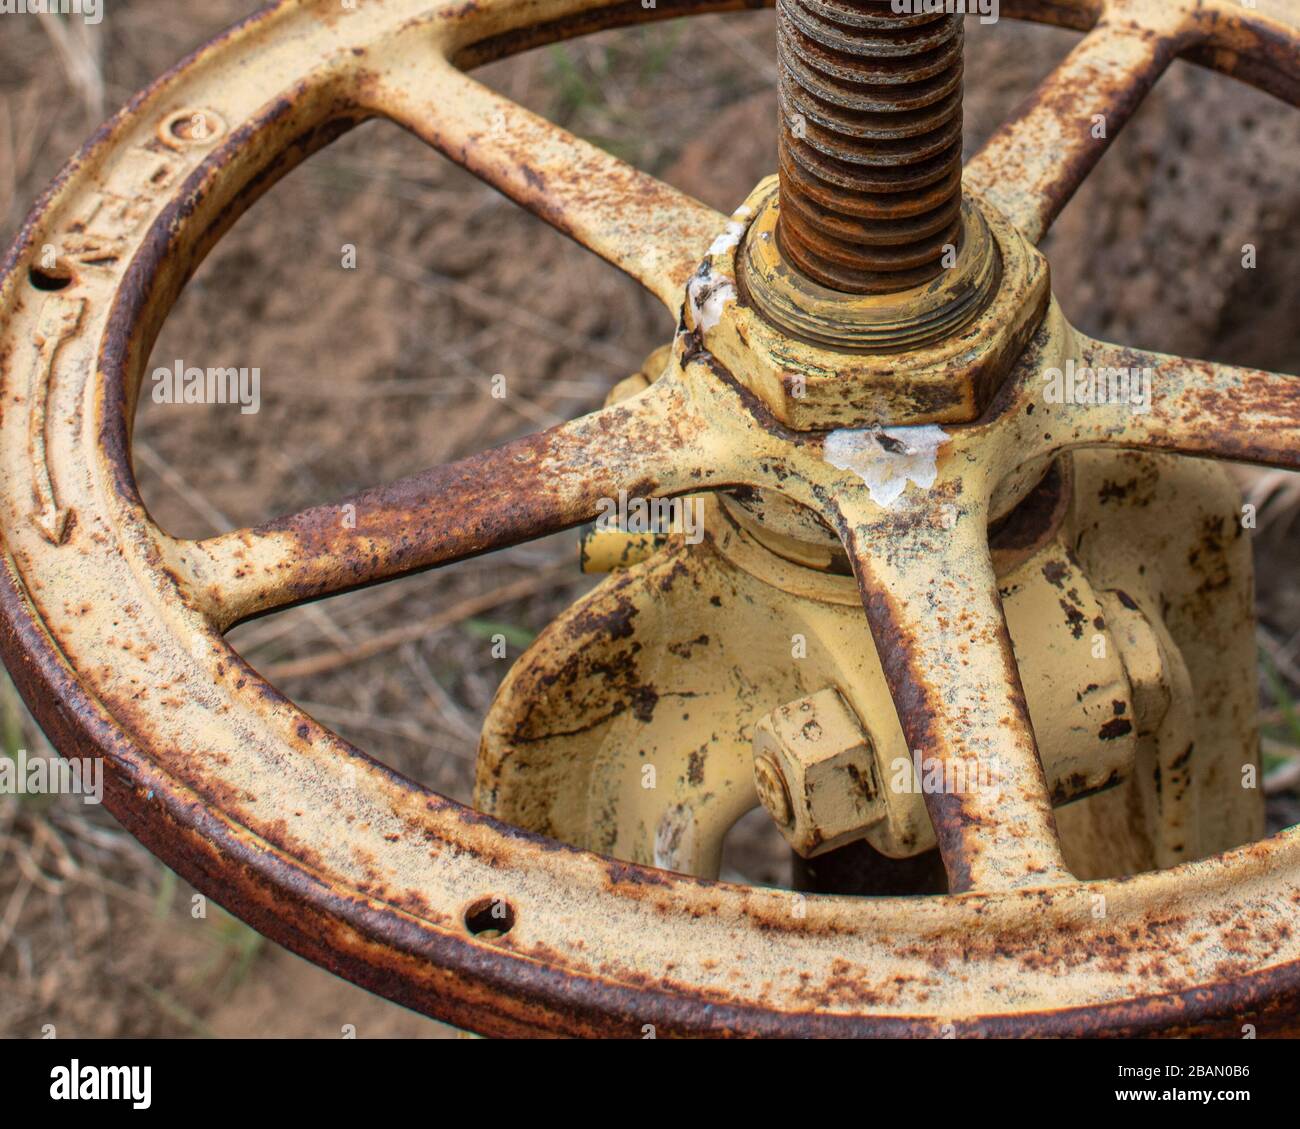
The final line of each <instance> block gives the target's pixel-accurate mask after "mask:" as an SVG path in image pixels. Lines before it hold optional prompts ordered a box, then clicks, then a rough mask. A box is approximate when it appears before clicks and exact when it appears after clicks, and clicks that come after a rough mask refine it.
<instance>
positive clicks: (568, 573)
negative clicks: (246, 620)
mask: <svg viewBox="0 0 1300 1129" xmlns="http://www.w3.org/2000/svg"><path fill="white" fill-rule="evenodd" d="M573 572H574V570H573V568H572V567H571V566H564V567H561V568H555V569H552V570H551V571H549V572H545V573H543V574H542V575H541V576H528V577H525V578H523V579H522V580H517V581H515V582H514V583H513V584H506V585H503V586H502V587H500V588H494V589H493V590H492V591H491V592H483V593H481V594H479V595H477V596H470V597H469V598H468V599H464V600H461V601H460V602H459V603H456V604H453V605H452V606H451V607H449V608H447V609H446V610H445V611H441V612H438V613H437V614H436V615H432V616H430V617H429V618H428V619H425V620H421V621H420V622H419V623H408V624H404V625H403V626H401V627H394V628H392V629H391V630H389V631H381V632H380V633H379V634H377V635H372V636H371V637H370V638H369V639H363V640H362V641H361V642H359V643H356V644H354V645H352V646H351V647H350V648H349V649H348V650H346V651H339V652H335V653H332V654H324V655H311V656H309V657H308V658H302V659H290V660H288V661H286V662H280V663H273V664H272V665H271V666H268V667H267V668H266V669H265V670H263V671H262V672H261V673H262V675H263V676H264V677H266V678H267V679H269V680H270V681H272V682H279V681H281V680H283V679H288V678H309V677H312V676H314V675H317V674H328V673H329V672H330V671H334V670H341V669H342V668H344V667H348V666H353V665H354V664H356V663H359V662H364V661H365V660H366V659H370V658H374V656H375V655H380V654H383V653H384V652H385V651H391V650H393V649H394V648H396V647H400V646H401V645H402V644H403V643H410V642H413V641H414V640H416V639H423V638H424V637H425V636H426V635H431V634H433V633H434V632H435V631H442V630H443V629H444V628H447V627H451V626H453V625H454V624H457V623H460V622H461V621H462V620H465V619H469V618H470V617H471V616H476V615H480V614H481V613H483V612H486V611H491V610H492V609H493V608H496V607H500V606H501V605H502V604H508V603H512V602H513V601H515V600H523V599H526V598H527V597H529V596H535V595H537V594H538V593H539V592H545V591H548V590H550V589H551V588H554V587H556V586H558V585H563V584H565V583H570V584H573V583H577V582H578V581H579V580H581V579H582V578H581V577H580V576H575V575H573Z"/></svg>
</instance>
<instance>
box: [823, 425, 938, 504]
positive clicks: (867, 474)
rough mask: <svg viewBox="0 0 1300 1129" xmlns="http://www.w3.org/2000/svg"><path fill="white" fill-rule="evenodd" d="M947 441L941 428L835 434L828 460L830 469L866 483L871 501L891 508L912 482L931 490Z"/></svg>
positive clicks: (830, 439)
mask: <svg viewBox="0 0 1300 1129" xmlns="http://www.w3.org/2000/svg"><path fill="white" fill-rule="evenodd" d="M947 442H948V435H947V433H946V432H945V431H944V430H943V428H941V427H935V426H934V425H933V424H926V425H925V426H924V427H886V428H880V427H869V428H867V429H865V430H863V431H848V430H842V431H832V432H831V433H830V434H829V435H828V436H826V447H825V452H824V453H825V458H826V461H827V462H828V463H830V464H831V466H833V467H836V468H838V469H839V470H848V471H852V472H853V473H854V474H856V475H857V476H858V477H859V478H860V479H862V481H863V482H865V483H866V484H867V489H868V490H869V491H870V492H871V500H872V501H873V502H875V503H876V505H878V506H881V507H884V508H885V509H888V508H889V507H890V506H892V505H893V504H894V503H895V502H897V501H898V499H899V498H901V497H902V496H903V491H904V490H906V489H907V484H908V483H909V482H911V483H914V484H915V485H917V486H919V487H920V488H921V489H922V490H929V489H930V487H931V486H933V485H934V480H935V479H936V478H937V477H938V475H939V472H938V469H937V466H936V463H937V460H938V455H939V449H940V448H941V447H942V446H943V445H944V444H945V443H947Z"/></svg>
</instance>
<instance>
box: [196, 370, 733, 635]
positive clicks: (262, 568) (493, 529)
mask: <svg viewBox="0 0 1300 1129" xmlns="http://www.w3.org/2000/svg"><path fill="white" fill-rule="evenodd" d="M708 438H709V437H708V434H707V431H706V427H705V425H704V423H703V421H702V419H701V417H700V416H698V415H696V414H694V413H692V412H691V410H690V407H689V404H688V402H687V399H686V396H685V394H684V392H683V390H682V389H681V387H680V386H678V385H676V384H675V383H674V382H673V381H672V380H671V378H668V377H665V378H664V379H662V380H661V381H659V382H658V383H656V384H654V385H652V386H651V387H650V389H648V390H647V391H646V392H644V393H642V394H641V395H639V396H637V397H635V398H634V399H632V400H628V401H625V402H623V403H620V404H616V405H614V406H612V407H608V408H605V409H603V410H601V411H599V412H594V413H592V414H591V415H588V416H584V417H583V418H581V419H578V420H574V421H572V422H570V423H566V424H562V425H560V426H558V427H554V428H551V429H549V430H547V431H543V432H540V433H537V434H533V435H528V436H525V437H524V438H522V439H516V440H514V441H513V442H510V443H506V444H505V445H503V446H501V447H495V448H493V449H492V450H489V451H485V452H483V453H481V454H478V455H473V456H470V457H469V458H466V459H461V460H459V461H458V462H454V463H449V464H446V465H444V466H439V467H434V468H432V469H429V470H426V471H423V472H421V473H419V474H416V475H412V476H410V477H408V478H404V479H401V480H399V481H397V482H394V483H391V484H389V485H386V486H382V487H379V488H377V489H374V490H369V491H366V492H364V493H361V494H355V495H353V496H351V497H349V498H344V499H341V500H340V501H338V502H336V503H333V504H330V505H324V506H316V507H314V508H312V509H307V510H302V511H300V512H298V513H296V514H293V515H290V516H288V517H283V518H279V519H276V520H274V521H271V522H268V523H266V524H264V525H260V526H257V527H255V528H250V529H240V530H236V531H234V532H231V533H226V534H223V535H222V536H219V537H212V538H208V539H205V540H201V541H183V542H173V543H172V550H171V555H172V556H173V557H174V558H175V559H176V560H177V564H178V568H177V572H178V573H179V574H180V575H182V576H183V577H185V578H186V580H187V587H188V589H189V591H190V594H191V597H192V598H193V599H194V600H195V602H196V603H198V604H199V606H201V607H202V608H203V609H204V610H205V611H206V612H207V614H208V615H209V616H211V617H212V619H213V620H215V621H216V623H217V624H218V625H219V626H220V627H222V628H228V627H230V626H232V625H233V624H235V623H237V622H240V621H242V620H245V619H248V618H250V617H252V616H255V615H258V614H261V613H264V612H267V611H272V610H276V609H278V608H283V607H287V606H289V605H291V604H296V603H301V602H303V601H306V600H312V599H316V598H319V597H321V596H326V595H333V594H335V593H339V592H345V591H349V590H351V589H354V588H360V587H363V586H365V585H368V584H374V583H376V582H379V581H382V580H387V579H390V578H392V577H396V576H401V575H405V574H407V573H410V572H415V571H418V570H420V569H426V568H431V567H434V566H436V565H442V564H449V563H451V562H453V561H457V560H464V559H465V558H467V557H472V556H477V555H478V554H480V553H486V552H491V551H493V550H496V549H503V548H507V547H509V546H511V545H516V544H519V543H521V542H524V541H529V540H533V539H535V538H538V537H542V536H545V535H547V534H550V533H555V532H558V531H560V530H563V529H566V528H569V527H571V526H574V525H578V524H580V523H581V522H584V521H589V520H591V519H592V518H594V517H595V516H596V515H597V513H598V512H599V511H600V509H601V504H602V502H603V501H605V500H606V499H609V500H611V501H614V502H617V500H618V498H619V494H620V491H626V493H627V496H628V497H629V498H636V497H648V496H650V495H664V496H667V495H673V494H679V493H685V492H688V491H690V490H698V489H708V488H709V487H710V485H711V481H712V478H711V475H710V474H709V473H708V472H707V471H706V470H703V469H700V468H702V467H707V466H710V465H712V464H716V462H717V460H716V459H715V458H713V457H712V455H707V457H706V449H707V448H708Z"/></svg>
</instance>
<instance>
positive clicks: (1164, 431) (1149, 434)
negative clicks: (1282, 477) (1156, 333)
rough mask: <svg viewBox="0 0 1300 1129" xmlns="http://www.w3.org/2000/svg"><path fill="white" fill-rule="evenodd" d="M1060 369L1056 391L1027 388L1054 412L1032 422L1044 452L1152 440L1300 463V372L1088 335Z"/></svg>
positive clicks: (1288, 466)
mask: <svg viewBox="0 0 1300 1129" xmlns="http://www.w3.org/2000/svg"><path fill="white" fill-rule="evenodd" d="M1056 375H1057V374H1056V373H1053V378H1055V377H1056ZM1060 375H1061V376H1062V377H1063V379H1064V383H1061V384H1059V386H1058V387H1056V388H1055V389H1054V390H1053V392H1052V395H1051V396H1050V397H1045V389H1046V387H1047V385H1046V384H1045V383H1042V384H1040V385H1039V387H1037V388H1035V389H1029V388H1027V389H1026V390H1025V393H1026V394H1027V395H1029V396H1032V397H1033V398H1034V402H1035V403H1036V404H1037V405H1039V406H1041V407H1042V408H1044V409H1045V412H1046V414H1045V415H1044V414H1039V415H1037V417H1036V418H1034V419H1033V420H1032V423H1031V424H1030V426H1029V428H1026V430H1030V429H1032V434H1033V437H1034V439H1035V440H1036V442H1037V445H1038V447H1039V448H1040V449H1043V450H1045V451H1046V450H1051V451H1056V450H1065V449H1068V448H1070V447H1092V446H1103V445H1104V446H1117V447H1132V448H1144V447H1145V448H1155V449H1156V450H1161V451H1169V452H1172V453H1176V454H1182V455H1198V456H1206V457H1212V458H1220V459H1227V460H1230V461H1232V462H1243V463H1258V464H1260V465H1262V466H1271V467H1279V468H1282V469H1285V470H1300V377H1297V376H1286V375H1283V374H1281V373H1273V372H1263V371H1261V370H1258V369H1247V368H1236V367H1233V366H1231V365H1216V364H1213V363H1211V362H1209V361H1194V360H1187V359H1186V358H1184V357H1171V356H1166V355H1164V354H1162V353H1147V352H1143V351H1142V350H1139V349H1128V348H1125V347H1123V346H1120V345H1108V344H1106V343H1104V342H1101V341H1087V340H1085V342H1084V348H1083V351H1082V356H1081V359H1080V361H1079V362H1078V363H1077V365H1076V366H1075V367H1074V368H1073V369H1072V370H1066V371H1065V372H1064V373H1062V374H1060ZM1030 379H1031V380H1032V379H1033V378H1032V377H1031V378H1030ZM1045 399H1046V400H1047V402H1044V401H1045ZM1061 400H1067V401H1069V402H1065V403H1060V402H1059V401H1061ZM1052 401H1058V402H1055V403H1054V402H1052ZM1079 401H1085V402H1079Z"/></svg>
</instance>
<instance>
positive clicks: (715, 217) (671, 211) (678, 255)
mask: <svg viewBox="0 0 1300 1129" xmlns="http://www.w3.org/2000/svg"><path fill="white" fill-rule="evenodd" d="M367 97H368V103H369V108H370V109H372V110H373V111H375V112H377V113H379V114H382V115H383V116H385V117H387V118H389V119H391V120H393V121H395V122H397V123H398V124H399V125H402V126H404V127H405V128H407V129H409V130H411V131H412V132H413V133H415V134H417V135H418V136H419V137H421V138H423V139H424V140H425V141H427V142H428V143H429V144H430V145H432V146H433V147H434V148H436V149H438V150H439V151H440V152H442V153H445V154H446V155H447V156H448V157H450V158H451V159H452V160H454V161H456V162H457V163H458V164H461V165H463V166H464V167H465V168H467V169H469V170H470V171H471V172H473V173H474V174H475V175H476V176H479V177H481V178H482V179H483V180H485V181H487V183H489V184H491V185H492V186H493V187H494V188H497V189H499V190H500V191H501V192H503V193H505V195H507V196H509V197H510V198H511V199H512V200H514V201H515V202H516V203H518V204H520V205H522V206H523V207H525V208H527V209H528V210H529V211H530V212H533V213H534V214H535V215H537V216H539V217H541V218H542V219H544V220H545V221H546V222H547V223H549V224H551V225H552V226H553V227H555V228H557V229H558V230H560V231H562V232H564V234H565V235H568V236H570V237H572V238H573V239H575V240H577V241H578V242H579V243H581V244H582V245H583V246H584V247H587V248H589V249H590V250H592V251H594V252H595V253H596V254H598V255H600V256H601V258H603V259H606V260H607V261H609V262H610V263H613V264H614V265H615V266H617V267H618V268H619V269H620V270H622V271H624V272H625V273H626V274H628V275H630V276H631V277H632V278H635V279H636V280H637V281H638V282H640V283H641V284H642V285H643V286H645V287H646V288H647V289H648V290H649V291H650V292H651V293H653V294H654V295H655V296H656V297H658V298H659V300H660V301H662V302H663V303H664V305H666V306H667V307H668V308H669V310H671V311H672V312H673V314H674V315H675V314H676V313H677V311H678V309H679V307H680V305H681V302H682V292H683V289H684V287H685V285H686V282H687V280H688V279H689V278H690V276H691V274H692V273H693V272H694V271H695V269H696V268H697V267H698V266H699V264H700V260H701V259H702V258H703V257H704V253H705V252H706V251H707V250H708V247H709V244H710V243H711V242H712V241H713V240H714V239H715V238H716V237H717V236H718V235H719V234H720V233H721V232H722V231H723V229H725V227H726V225H727V220H726V217H725V216H722V215H720V214H719V213H717V212H715V211H714V210H713V209H712V208H709V207H706V206H705V205H704V204H701V203H700V202H699V201H698V200H694V199H692V198H691V197H690V196H687V195H686V194H685V193H682V192H679V191H677V190H676V189H675V188H672V187H671V186H669V185H667V184H665V183H664V182H663V181H661V180H658V179H656V178H655V177H653V176H650V175H648V174H647V173H643V172H641V171H640V170H638V169H635V168H633V167H632V166H631V165H629V164H627V163H626V162H624V161H621V160H619V159H618V158H617V157H614V156H611V155H610V154H609V153H606V152H604V151H603V150H601V149H598V148H597V147H596V146H594V145H591V144H589V143H588V142H586V141H583V140H581V139H580V138H577V137H574V136H573V135H572V134H571V133H568V132H567V131H565V130H563V129H561V128H560V127H559V126H556V125H553V124H552V123H551V122H548V121H547V120H546V119H545V118H541V117H538V116H537V115H536V114H533V113H531V112H529V111H528V110H525V109H523V108H522V107H520V106H518V105H516V104H515V103H514V102H512V101H510V99H508V98H505V97H503V96H502V95H500V94H497V93H495V92H493V91H491V90H489V89H488V88H487V87H485V86H483V85H482V84H481V83H478V82H476V81H475V80H474V79H472V78H470V77H468V76H467V75H465V74H463V73H462V72H460V71H458V70H456V69H455V68H454V67H452V66H451V65H450V64H449V63H446V62H443V61H441V60H430V59H428V58H425V57H423V56H421V57H420V61H419V65H418V67H417V66H415V65H411V66H407V67H399V66H396V65H394V66H392V67H390V68H389V69H388V70H386V71H385V72H383V74H382V75H381V76H380V77H379V79H378V82H377V84H376V85H375V86H374V87H373V89H372V91H371V92H370V94H369V95H368V96H367Z"/></svg>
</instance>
